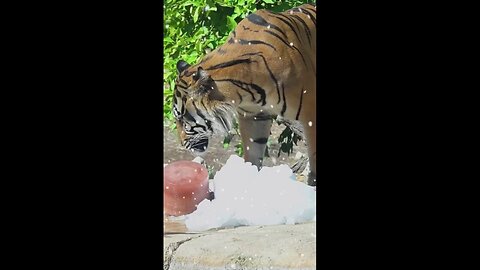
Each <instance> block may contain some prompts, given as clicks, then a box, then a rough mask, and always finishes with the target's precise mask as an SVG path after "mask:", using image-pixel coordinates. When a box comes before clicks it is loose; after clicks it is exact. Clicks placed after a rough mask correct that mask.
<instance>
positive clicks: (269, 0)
mask: <svg viewBox="0 0 480 270" xmlns="http://www.w3.org/2000/svg"><path fill="white" fill-rule="evenodd" d="M263 2H265V3H267V4H273V0H263Z"/></svg>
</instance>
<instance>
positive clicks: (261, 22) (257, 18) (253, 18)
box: [247, 13, 287, 38]
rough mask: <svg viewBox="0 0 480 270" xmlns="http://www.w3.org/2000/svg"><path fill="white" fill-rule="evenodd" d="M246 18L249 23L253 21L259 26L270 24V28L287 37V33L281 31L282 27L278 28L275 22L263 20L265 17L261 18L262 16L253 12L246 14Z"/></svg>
mask: <svg viewBox="0 0 480 270" xmlns="http://www.w3.org/2000/svg"><path fill="white" fill-rule="evenodd" d="M247 20H249V21H250V22H251V23H254V24H256V25H260V26H268V25H270V28H272V29H275V30H277V31H278V32H280V33H281V34H282V35H283V36H284V37H285V38H287V35H285V33H284V32H283V31H282V29H280V27H278V26H276V25H275V24H272V23H269V22H267V21H265V19H263V18H262V17H260V16H258V15H257V14H255V13H252V14H250V15H248V16H247Z"/></svg>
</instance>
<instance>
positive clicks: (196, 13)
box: [193, 7, 201, 23]
mask: <svg viewBox="0 0 480 270" xmlns="http://www.w3.org/2000/svg"><path fill="white" fill-rule="evenodd" d="M200 9H201V8H200V7H197V8H196V9H195V13H194V14H193V22H195V23H196V22H197V21H198V14H199V13H200Z"/></svg>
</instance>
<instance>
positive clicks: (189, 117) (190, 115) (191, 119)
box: [183, 110, 195, 122]
mask: <svg viewBox="0 0 480 270" xmlns="http://www.w3.org/2000/svg"><path fill="white" fill-rule="evenodd" d="M183 117H184V118H186V119H187V121H190V122H195V118H193V116H192V114H190V112H189V111H187V110H185V113H183Z"/></svg>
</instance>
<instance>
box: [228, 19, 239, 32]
mask: <svg viewBox="0 0 480 270" xmlns="http://www.w3.org/2000/svg"><path fill="white" fill-rule="evenodd" d="M227 25H228V28H229V29H230V30H233V29H235V27H237V22H236V21H235V19H234V18H233V17H232V16H227Z"/></svg>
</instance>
